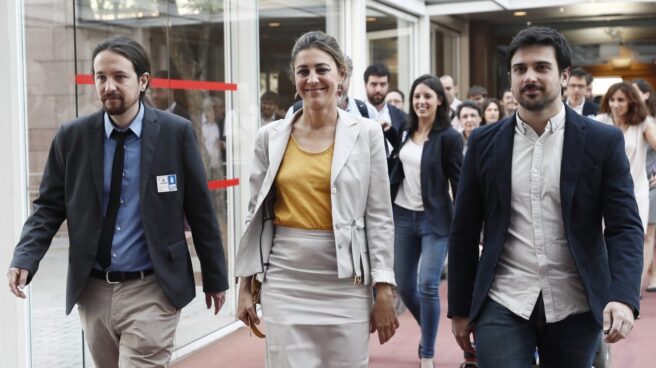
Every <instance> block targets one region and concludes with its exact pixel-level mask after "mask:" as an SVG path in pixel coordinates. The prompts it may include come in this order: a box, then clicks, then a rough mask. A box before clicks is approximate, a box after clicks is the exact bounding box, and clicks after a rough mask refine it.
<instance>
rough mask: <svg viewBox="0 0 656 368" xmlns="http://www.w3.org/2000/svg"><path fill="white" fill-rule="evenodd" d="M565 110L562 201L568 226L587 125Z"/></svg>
mask: <svg viewBox="0 0 656 368" xmlns="http://www.w3.org/2000/svg"><path fill="white" fill-rule="evenodd" d="M565 109H566V110H565V138H564V141H563V158H562V161H561V166H560V201H561V207H562V211H563V223H565V224H568V219H569V214H570V210H571V209H572V196H573V195H574V189H575V188H576V179H577V178H578V176H579V171H581V161H582V160H581V157H583V148H584V145H585V123H584V122H583V120H582V119H581V118H580V116H579V115H578V114H577V113H576V112H575V111H574V110H572V109H570V108H568V107H565Z"/></svg>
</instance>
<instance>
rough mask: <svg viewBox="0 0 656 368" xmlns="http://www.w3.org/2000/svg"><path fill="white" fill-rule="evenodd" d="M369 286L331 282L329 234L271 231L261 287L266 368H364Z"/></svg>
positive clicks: (332, 264)
mask: <svg viewBox="0 0 656 368" xmlns="http://www.w3.org/2000/svg"><path fill="white" fill-rule="evenodd" d="M371 306H372V293H371V287H370V286H355V285H353V279H352V278H349V279H338V278H337V258H336V251H335V238H334V235H333V232H332V231H318V230H302V229H293V228H288V227H282V226H278V227H276V232H275V236H274V239H273V248H272V250H271V255H270V257H269V267H268V269H267V272H266V276H265V279H264V283H263V285H262V313H263V317H264V322H265V331H266V347H267V354H266V367H267V368H295V367H302V368H314V367H316V368H346V367H348V368H365V367H367V366H368V363H369V352H368V345H369V318H370V313H371Z"/></svg>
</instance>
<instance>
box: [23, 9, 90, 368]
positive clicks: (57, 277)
mask: <svg viewBox="0 0 656 368" xmlns="http://www.w3.org/2000/svg"><path fill="white" fill-rule="evenodd" d="M24 12H25V52H26V68H25V70H26V92H27V124H28V134H29V139H28V150H29V156H28V157H29V173H30V176H29V183H28V184H29V193H30V201H31V200H34V199H35V197H36V195H37V193H38V188H39V184H40V182H41V175H42V173H43V169H44V167H45V161H46V157H47V155H48V150H49V148H50V143H51V141H52V138H53V137H54V136H55V133H56V131H57V129H58V128H59V126H60V124H61V122H64V121H68V120H71V119H73V118H74V117H75V115H76V113H75V85H74V83H73V81H74V75H75V63H74V61H73V60H74V54H73V45H74V41H73V23H74V21H73V19H74V18H73V7H72V4H71V2H70V1H62V0H51V1H44V0H24ZM67 265H68V238H67V230H66V224H64V226H62V228H61V230H60V232H59V233H58V234H57V236H56V237H55V239H54V241H53V242H52V245H51V247H50V249H49V251H48V253H47V254H46V256H45V257H44V258H43V260H42V261H41V264H40V267H39V271H38V273H37V274H36V276H35V277H34V280H33V281H32V283H31V284H30V285H31V287H30V292H31V300H30V305H31V317H32V318H31V326H32V331H31V337H32V341H31V346H32V354H33V355H32V366H33V367H35V368H46V367H47V368H59V367H80V366H82V361H83V357H82V351H83V349H82V334H81V328H80V323H79V318H78V315H77V311H75V310H74V311H73V312H72V313H71V314H70V315H69V316H66V314H65V304H66V301H65V296H66V292H65V288H66V271H67Z"/></svg>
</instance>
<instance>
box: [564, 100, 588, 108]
mask: <svg viewBox="0 0 656 368" xmlns="http://www.w3.org/2000/svg"><path fill="white" fill-rule="evenodd" d="M584 104H585V98H584V99H582V100H581V103H580V104H578V105H573V104H572V100H570V99H569V98H567V105H568V106H569V107H571V108H573V109H576V108H578V107H581V106H583V105H584Z"/></svg>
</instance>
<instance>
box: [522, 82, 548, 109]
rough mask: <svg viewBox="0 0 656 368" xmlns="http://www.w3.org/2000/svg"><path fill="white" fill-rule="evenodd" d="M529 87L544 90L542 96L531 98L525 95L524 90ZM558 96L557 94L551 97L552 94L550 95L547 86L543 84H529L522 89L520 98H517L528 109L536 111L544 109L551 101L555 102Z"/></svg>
mask: <svg viewBox="0 0 656 368" xmlns="http://www.w3.org/2000/svg"><path fill="white" fill-rule="evenodd" d="M529 87H533V88H534V89H535V88H537V89H538V90H539V91H540V92H542V97H541V98H535V99H529V98H526V97H524V92H525V90H527V89H529ZM556 98H557V96H556V97H553V98H551V96H549V95H548V94H547V93H546V88H544V87H542V86H536V85H529V86H525V87H523V88H522V89H521V91H520V93H519V99H517V102H519V104H520V105H521V106H522V107H523V108H525V109H526V110H528V111H533V112H535V111H541V110H544V108H545V106H548V105H550V104H551V103H553V102H554V100H555V99H556Z"/></svg>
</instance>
